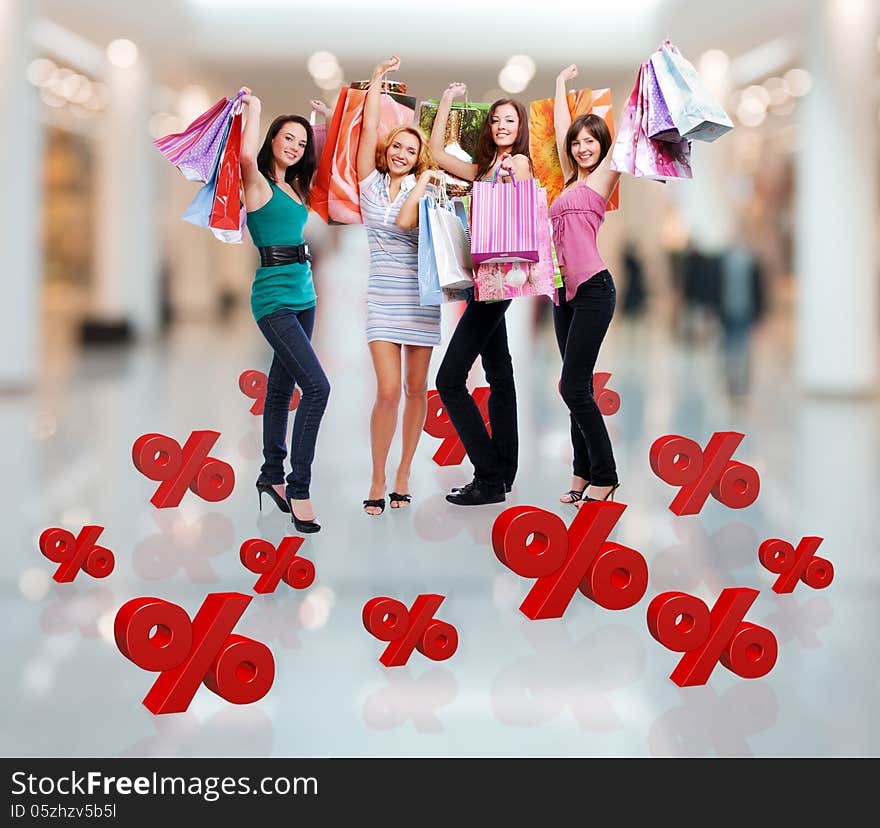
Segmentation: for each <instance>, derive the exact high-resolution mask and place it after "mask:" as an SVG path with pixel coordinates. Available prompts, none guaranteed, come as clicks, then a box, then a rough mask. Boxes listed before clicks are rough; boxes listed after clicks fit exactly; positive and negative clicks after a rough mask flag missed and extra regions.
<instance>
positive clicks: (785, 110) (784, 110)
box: [771, 98, 796, 117]
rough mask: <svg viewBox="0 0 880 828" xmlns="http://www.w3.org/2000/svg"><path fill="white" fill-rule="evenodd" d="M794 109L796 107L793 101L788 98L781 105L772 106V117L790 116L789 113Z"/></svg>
mask: <svg viewBox="0 0 880 828" xmlns="http://www.w3.org/2000/svg"><path fill="white" fill-rule="evenodd" d="M795 107H796V103H795V101H794V99H793V98H788V99H787V100H785V101H783V102H782V103H781V104H778V105H777V106H774V107H773V108H772V110H771V111H772V112H773V114H774V115H782V116H783V117H784V116H786V115H791V113H792V112H794V110H795Z"/></svg>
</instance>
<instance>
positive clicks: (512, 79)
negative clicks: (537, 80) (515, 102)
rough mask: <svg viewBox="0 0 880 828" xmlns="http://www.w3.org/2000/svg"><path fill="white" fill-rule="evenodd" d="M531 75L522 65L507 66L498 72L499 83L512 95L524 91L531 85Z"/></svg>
mask: <svg viewBox="0 0 880 828" xmlns="http://www.w3.org/2000/svg"><path fill="white" fill-rule="evenodd" d="M529 80H530V78H529V76H528V74H527V72H526V71H525V70H524V69H523V68H522V67H521V66H510V65H508V66H505V67H504V68H503V69H502V70H501V71H500V72H499V73H498V85H499V86H500V87H501V88H502V89H503V90H504V91H505V92H509V93H510V94H511V95H516V94H517V93H518V92H522V91H523V90H524V89H525V88H526V87H527V86H528V85H529Z"/></svg>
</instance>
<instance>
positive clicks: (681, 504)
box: [650, 431, 761, 515]
mask: <svg viewBox="0 0 880 828" xmlns="http://www.w3.org/2000/svg"><path fill="white" fill-rule="evenodd" d="M744 437H745V434H740V433H739V432H737V431H716V432H715V433H714V434H713V435H712V439H711V440H709V443H708V445H707V446H706V450H705V451H703V450H702V449H701V448H700V446H699V444H698V443H695V442H694V441H693V440H689V439H688V438H687V437H680V436H678V435H677V434H667V435H665V436H664V437H659V438H658V439H656V440H655V441H654V444H653V445H652V446H651V451H650V461H651V469H652V470H653V471H654V474H656V475H657V477H659V478H660V479H661V480H663V481H665V482H666V483H669V485H670V486H681V491H679V493H678V494H677V495H676V496H675V498H674V499H673V501H672V503H670V504H669V509H670V510H671V511H672V512H673V513H674V514H676V515H696V514H699V513H700V510H701V509H702V508H703V505H704V504H705V503H706V499H707V498H708V497H709V495H710V494H711V495H712V497H714V498H715V500H717V501H718V502H719V503H723V504H724V505H725V506H727V507H729V508H731V509H744V508H745V507H746V506H751V505H752V503H754V502H755V500H756V499H757V497H758V492H759V491H760V489H761V479H760V478H759V477H758V472H757V471H756V470H755V469H754V468H752V467H751V466H747V465H745V464H744V463H738V462H736V461H735V460H731V459H730V458H731V457H732V456H733V453H734V452H735V451H736V449H737V447H738V446H739V444H740V443H741V442H742V441H743V438H744Z"/></svg>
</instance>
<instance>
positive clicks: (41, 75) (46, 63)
mask: <svg viewBox="0 0 880 828" xmlns="http://www.w3.org/2000/svg"><path fill="white" fill-rule="evenodd" d="M57 68H58V67H57V66H56V65H55V63H54V61H51V60H49V58H36V60H32V61H31V62H30V64H29V65H28V68H27V79H28V80H29V81H30V82H31V83H32V84H33V85H34V86H45V85H46V84H47V83H48V82H49V79H50V78H51V77H52V75H53V74H54V72H55V70H56V69H57Z"/></svg>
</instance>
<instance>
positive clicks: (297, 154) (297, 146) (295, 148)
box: [272, 121, 308, 168]
mask: <svg viewBox="0 0 880 828" xmlns="http://www.w3.org/2000/svg"><path fill="white" fill-rule="evenodd" d="M307 146H308V135H307V134H306V130H305V127H304V126H303V125H302V124H299V123H297V122H296V121H288V122H287V123H286V124H283V125H282V126H281V129H279V130H278V134H277V135H276V136H275V137H274V138H273V139H272V156H273V157H274V159H275V163H276V164H277V165H278V166H279V167H282V168H287V167H292V166H293V165H294V164H296V163H297V162H298V161H299V160H300V159H301V158H302V157H303V153H304V152H305V151H306V147H307Z"/></svg>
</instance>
